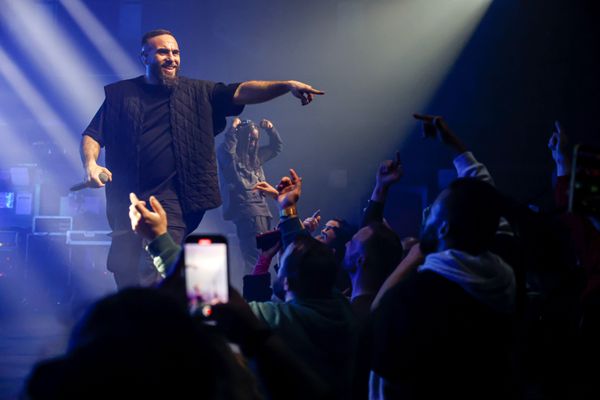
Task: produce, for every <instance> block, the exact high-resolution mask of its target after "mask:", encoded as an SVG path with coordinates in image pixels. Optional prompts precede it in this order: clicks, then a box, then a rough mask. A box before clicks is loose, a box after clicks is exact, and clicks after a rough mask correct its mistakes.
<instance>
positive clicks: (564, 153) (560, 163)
mask: <svg viewBox="0 0 600 400" xmlns="http://www.w3.org/2000/svg"><path fill="white" fill-rule="evenodd" d="M548 148H549V149H550V151H551V152H552V158H553V159H554V162H555V163H556V170H557V171H556V172H557V174H558V175H559V176H563V175H568V173H569V172H570V169H571V157H570V156H569V150H568V148H569V138H568V136H567V135H566V134H565V131H564V129H563V127H562V126H561V124H560V122H558V121H554V131H553V132H552V136H550V139H549V140H548Z"/></svg>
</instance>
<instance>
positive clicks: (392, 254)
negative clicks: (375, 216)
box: [343, 222, 403, 291]
mask: <svg viewBox="0 0 600 400" xmlns="http://www.w3.org/2000/svg"><path fill="white" fill-rule="evenodd" d="M402 254H403V248H402V244H401V242H400V238H399V237H398V235H396V233H395V232H394V231H392V230H391V229H390V228H388V227H387V226H386V225H385V224H383V223H381V222H372V223H370V224H369V225H367V226H365V227H363V228H361V229H360V230H359V231H358V232H357V233H356V234H355V235H354V236H353V237H352V239H351V240H350V241H349V242H348V244H347V245H346V255H345V257H344V264H343V265H344V269H345V270H346V271H347V272H348V273H349V274H350V276H351V277H353V276H358V277H359V282H355V284H357V285H360V286H361V288H362V289H368V290H375V291H377V290H378V289H379V287H380V286H381V285H382V284H383V282H384V281H385V279H386V278H387V277H388V275H389V274H390V273H391V272H392V271H393V270H394V268H395V267H396V266H397V265H398V263H399V262H400V260H401V259H402Z"/></svg>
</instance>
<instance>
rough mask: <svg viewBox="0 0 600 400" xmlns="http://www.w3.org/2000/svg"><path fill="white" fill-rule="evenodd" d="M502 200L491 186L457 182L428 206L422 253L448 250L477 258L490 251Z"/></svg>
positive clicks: (470, 181) (462, 179)
mask: <svg viewBox="0 0 600 400" xmlns="http://www.w3.org/2000/svg"><path fill="white" fill-rule="evenodd" d="M501 210H502V202H501V197H500V195H499V194H498V192H497V191H496V189H495V188H494V187H493V186H491V185H490V184H488V183H486V182H483V181H481V180H477V179H474V178H460V179H456V180H455V181H454V182H452V183H451V184H450V186H449V187H448V188H447V189H445V190H443V191H442V192H441V193H440V194H439V195H438V197H437V198H436V200H435V202H434V203H433V205H432V206H431V210H430V212H429V215H428V216H427V218H426V220H425V224H424V226H423V233H422V236H421V243H420V246H421V250H422V251H423V253H425V254H428V253H433V252H437V251H444V250H447V249H455V250H461V251H465V252H467V253H470V254H473V255H477V254H480V253H482V252H484V251H487V250H489V248H490V246H491V245H492V243H493V240H494V235H495V233H496V230H497V228H498V222H499V220H500V215H501Z"/></svg>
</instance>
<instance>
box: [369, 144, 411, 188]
mask: <svg viewBox="0 0 600 400" xmlns="http://www.w3.org/2000/svg"><path fill="white" fill-rule="evenodd" d="M403 175H404V169H403V168H402V163H401V162H400V153H399V152H396V158H395V159H394V160H385V161H383V162H382V163H381V164H380V165H379V168H378V169H377V174H376V175H375V179H376V184H377V186H379V187H380V188H382V189H387V188H389V187H390V186H391V185H393V184H394V183H396V182H398V181H399V180H400V179H401V178H402V176H403Z"/></svg>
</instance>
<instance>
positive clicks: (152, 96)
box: [81, 29, 323, 288]
mask: <svg viewBox="0 0 600 400" xmlns="http://www.w3.org/2000/svg"><path fill="white" fill-rule="evenodd" d="M141 60H142V62H143V64H144V65H145V67H146V70H145V74H144V75H143V76H140V77H137V78H134V79H128V80H123V81H119V82H116V83H113V84H110V85H107V86H106V87H105V100H104V102H103V104H102V106H101V107H100V109H99V110H98V112H97V113H96V115H95V116H94V118H93V120H92V122H91V123H90V125H89V126H88V127H87V128H86V129H85V131H84V132H83V137H82V142H81V156H82V161H83V166H84V169H85V174H86V181H87V182H88V184H89V185H90V186H91V187H103V186H105V185H104V183H103V181H102V180H101V179H100V174H102V173H104V174H106V176H107V177H108V184H107V185H106V200H107V205H106V207H107V216H108V222H109V225H110V227H111V229H112V231H113V237H112V245H111V248H110V251H109V254H108V261H107V264H108V269H109V270H110V271H111V272H112V273H113V274H114V277H115V281H116V283H117V286H118V287H119V288H123V287H127V286H132V285H140V284H141V285H151V284H153V283H154V282H156V280H157V279H158V275H157V274H156V272H155V270H154V268H151V263H150V262H149V261H148V260H147V259H146V255H145V252H143V251H142V250H143V249H142V242H141V239H140V238H139V237H138V236H136V235H135V234H134V233H133V232H132V231H131V227H130V225H129V217H128V212H129V193H131V192H135V193H138V194H141V195H140V197H141V198H142V199H147V198H148V197H149V196H150V195H154V196H156V197H157V198H158V199H159V200H160V202H161V204H162V205H163V207H164V208H165V210H166V212H167V215H168V220H169V226H168V230H169V232H170V233H171V235H172V237H173V238H174V240H175V241H176V242H181V241H182V240H183V238H184V237H185V235H186V234H187V233H189V232H191V231H193V230H194V229H195V228H196V227H197V226H198V224H199V223H200V221H201V220H202V217H203V215H204V212H205V211H206V210H208V209H211V208H215V207H218V206H219V205H220V204H221V197H220V194H219V185H218V177H217V165H216V158H215V149H214V136H215V135H217V134H218V133H220V132H221V131H222V130H223V129H224V128H225V125H226V120H225V117H226V116H231V115H239V114H240V113H241V112H242V110H243V108H244V105H246V104H256V103H262V102H266V101H269V100H271V99H273V98H275V97H278V96H281V95H283V94H285V93H288V92H291V93H292V94H293V95H294V96H295V97H298V98H299V99H300V100H301V101H302V104H303V105H306V104H308V103H310V102H311V101H312V99H313V96H314V95H320V94H323V92H321V91H318V90H316V89H314V88H312V87H311V86H310V85H307V84H304V83H302V82H297V81H247V82H243V83H236V84H230V85H225V84H222V83H215V82H211V81H204V80H195V79H189V78H186V77H182V76H181V77H180V76H179V68H180V52H179V46H178V44H177V41H176V39H175V37H174V36H173V34H172V33H171V32H169V31H166V30H162V29H160V30H154V31H151V32H148V33H146V34H145V35H144V36H143V38H142V51H141ZM102 147H104V148H105V149H106V167H103V166H100V165H98V164H97V159H98V156H99V154H100V149H101V148H102ZM113 173H114V175H113Z"/></svg>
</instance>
